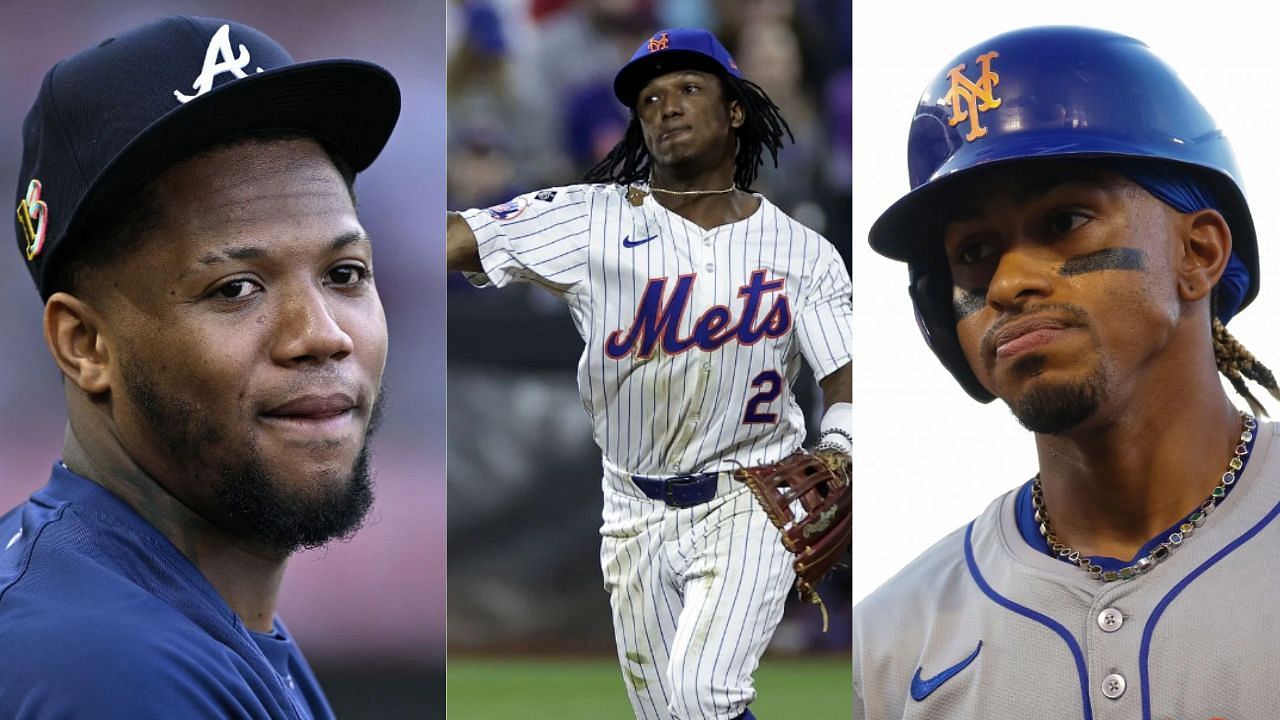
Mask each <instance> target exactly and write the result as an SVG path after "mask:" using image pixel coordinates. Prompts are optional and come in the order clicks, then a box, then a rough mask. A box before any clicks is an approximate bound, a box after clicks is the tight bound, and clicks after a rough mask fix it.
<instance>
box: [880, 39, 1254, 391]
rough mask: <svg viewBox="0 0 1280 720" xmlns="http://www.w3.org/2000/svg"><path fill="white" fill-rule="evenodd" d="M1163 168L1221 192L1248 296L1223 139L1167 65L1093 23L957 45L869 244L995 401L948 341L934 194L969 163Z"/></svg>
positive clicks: (1250, 256) (1236, 174) (1246, 230)
mask: <svg viewBox="0 0 1280 720" xmlns="http://www.w3.org/2000/svg"><path fill="white" fill-rule="evenodd" d="M1054 158H1067V159H1070V158H1075V159H1090V158H1097V159H1107V158H1116V159H1120V158H1122V159H1126V160H1130V161H1132V160H1137V161H1151V162H1158V163H1172V164H1175V166H1177V167H1180V168H1184V169H1186V170H1187V171H1188V172H1190V173H1192V174H1194V177H1195V179H1196V180H1197V181H1199V182H1202V183H1204V184H1205V185H1206V186H1207V187H1208V188H1209V189H1210V190H1211V191H1212V192H1213V193H1214V194H1215V195H1216V197H1217V198H1218V201H1219V209H1220V210H1222V212H1223V215H1224V216H1225V217H1226V219H1227V223H1228V225H1229V226H1230V228H1231V236H1232V248H1233V249H1232V252H1233V254H1234V255H1236V257H1237V258H1238V259H1239V260H1240V261H1241V262H1243V264H1244V266H1245V268H1246V269H1247V271H1248V274H1249V282H1248V288H1247V289H1245V290H1244V297H1243V301H1242V303H1241V308H1243V307H1244V306H1247V305H1248V304H1249V303H1250V302H1251V301H1252V300H1253V298H1254V297H1255V296H1256V295H1257V293H1258V242H1257V236H1256V234H1255V231H1254V227H1253V219H1252V218H1251V216H1250V214H1249V206H1248V203H1247V202H1246V200H1245V195H1244V187H1243V185H1242V184H1241V180H1240V171H1239V169H1238V168H1237V167H1236V161H1235V156H1234V155H1233V153H1232V152H1231V145H1230V143H1228V141H1227V138H1226V136H1225V135H1223V133H1222V130H1220V129H1219V128H1218V126H1217V124H1216V123H1215V122H1214V120H1213V118H1212V117H1210V115H1209V113H1208V112H1207V111H1206V110H1205V109H1204V107H1203V106H1202V105H1201V104H1200V102H1199V101H1198V100H1196V98H1195V96H1194V95H1192V94H1191V91H1190V90H1188V89H1187V87H1186V86H1185V85H1184V84H1183V83H1182V81H1181V80H1180V79H1179V78H1178V76H1177V74H1175V73H1174V71H1173V69H1172V68H1170V67H1169V66H1168V65H1166V64H1165V63H1164V62H1163V61H1162V60H1160V58H1158V57H1156V55H1155V53H1153V52H1152V51H1151V49H1150V48H1148V47H1147V46H1146V45H1144V44H1143V43H1141V42H1139V41H1138V40H1135V39H1133V38H1130V37H1126V36H1124V35H1119V34H1116V33H1113V32H1107V31H1104V30H1094V29H1089V28H1079V27H1040V28H1029V29H1025V30H1017V31H1014V32H1009V33H1005V34H1003V35H999V36H996V37H994V38H992V39H990V40H988V41H986V42H984V43H982V44H980V45H978V46H976V47H973V48H971V49H969V50H966V51H965V52H964V53H961V54H960V56H959V57H957V58H956V59H955V60H953V61H952V62H950V63H948V65H947V66H946V68H945V69H944V70H943V71H942V72H941V73H940V74H938V75H937V76H936V77H935V78H934V79H933V81H932V82H930V83H929V85H928V87H926V88H925V91H924V95H923V96H922V97H921V98H920V103H919V105H918V106H917V108H916V112H915V116H914V117H913V118H912V122H911V134H910V138H909V140H908V145H907V165H908V172H909V176H910V180H911V191H910V192H909V193H907V194H906V195H905V196H904V197H902V198H901V199H899V200H898V201H897V202H895V203H894V204H893V205H892V206H890V207H889V209H888V210H886V211H885V212H884V213H883V214H882V215H881V216H880V218H879V219H878V220H876V222H875V224H874V225H873V226H872V228H871V233H870V238H869V240H870V243H871V247H872V249H874V250H875V251H876V252H878V253H880V254H881V255H885V256H887V257H890V258H893V259H895V260H905V261H906V262H907V263H908V268H909V271H910V283H911V284H910V293H911V299H912V301H913V302H914V303H915V308H916V318H917V321H918V322H919V324H920V329H921V332H922V333H923V334H924V336H925V340H926V342H928V344H929V347H930V348H931V349H932V350H933V352H934V354H936V355H937V356H938V359H939V360H941V361H942V364H943V365H945V366H946V367H947V369H948V370H950V371H951V374H952V375H954V376H955V378H956V380H958V381H959V382H960V384H961V385H962V386H963V387H964V389H965V390H966V391H967V392H968V393H969V394H970V395H972V396H973V397H974V398H976V399H978V400H981V401H983V402H989V401H990V400H992V399H993V398H992V395H991V393H990V392H988V391H987V390H986V388H984V387H983V386H982V385H981V383H979V382H978V379H977V378H976V377H975V376H974V374H973V371H972V370H971V369H970V368H969V365H968V363H967V361H966V360H965V358H964V353H963V352H962V351H961V349H960V344H959V341H958V339H957V337H956V327H955V326H956V317H955V311H954V309H953V304H952V283H951V277H950V271H949V270H948V268H947V263H946V259H945V256H944V255H943V250H942V242H941V224H940V221H939V218H938V216H937V213H936V212H933V211H934V209H935V208H936V207H937V201H938V199H939V197H940V195H939V193H941V192H942V191H945V190H946V188H948V187H950V186H952V185H953V184H954V183H956V182H957V181H960V180H961V179H963V178H965V177H966V176H967V175H970V174H972V173H973V172H974V171H976V170H978V169H981V168H987V167H991V166H994V165H997V164H1001V163H1010V162H1017V161H1021V160H1037V159H1054Z"/></svg>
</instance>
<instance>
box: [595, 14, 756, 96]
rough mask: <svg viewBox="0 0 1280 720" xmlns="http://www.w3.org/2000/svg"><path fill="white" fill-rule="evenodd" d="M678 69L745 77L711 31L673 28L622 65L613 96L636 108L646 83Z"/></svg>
mask: <svg viewBox="0 0 1280 720" xmlns="http://www.w3.org/2000/svg"><path fill="white" fill-rule="evenodd" d="M676 70H702V71H704V72H711V73H716V74H717V75H732V76H733V77H736V78H741V77H742V73H740V72H739V71H738V64H737V63H735V62H734V61H733V57H732V56H730V55H729V51H728V50H725V49H724V45H722V44H720V41H719V40H718V39H716V36H715V35H712V34H711V32H710V31H709V30H703V29H702V28H670V29H668V30H659V31H658V32H656V33H654V35H653V37H651V38H649V39H648V40H646V41H645V42H644V44H643V45H641V46H640V47H639V49H637V50H636V52H635V54H634V55H632V56H631V60H630V61H629V62H628V63H627V64H626V65H623V66H622V69H621V70H619V71H618V75H617V77H615V78H614V79H613V94H614V95H616V96H618V100H620V101H621V102H622V104H623V105H626V106H627V107H629V108H635V106H636V95H637V94H639V92H640V90H641V89H642V88H644V86H645V84H646V83H648V82H649V81H650V80H652V79H654V78H655V77H657V76H659V75H664V74H666V73H669V72H675V71H676Z"/></svg>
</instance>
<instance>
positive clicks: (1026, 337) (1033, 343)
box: [990, 317, 1072, 360]
mask: <svg viewBox="0 0 1280 720" xmlns="http://www.w3.org/2000/svg"><path fill="white" fill-rule="evenodd" d="M1071 327H1072V326H1071V325H1070V324H1068V323H1066V322H1064V321H1062V320H1059V319H1057V318H1049V317H1039V318H1027V319H1025V320H1015V321H1013V322H1010V323H1008V324H1006V325H1004V326H1003V327H1001V328H1000V329H999V330H998V331H996V332H995V333H994V334H993V335H992V338H991V342H990V347H991V349H992V350H991V352H992V354H994V355H995V356H996V359H998V360H1008V359H1010V358H1013V357H1016V356H1018V355H1021V354H1022V353H1025V352H1029V351H1031V350H1035V349H1037V348H1040V347H1043V346H1045V345H1048V344H1049V343H1051V342H1053V341H1054V340H1056V339H1058V337H1059V336H1060V335H1062V333H1064V332H1066V331H1067V330H1069V329H1070V328H1071Z"/></svg>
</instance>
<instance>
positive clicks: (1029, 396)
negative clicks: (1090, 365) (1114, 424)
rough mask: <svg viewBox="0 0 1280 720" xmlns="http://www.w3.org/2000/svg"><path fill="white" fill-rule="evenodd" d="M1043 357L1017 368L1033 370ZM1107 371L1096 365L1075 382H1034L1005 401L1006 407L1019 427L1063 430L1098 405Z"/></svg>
mask: <svg viewBox="0 0 1280 720" xmlns="http://www.w3.org/2000/svg"><path fill="white" fill-rule="evenodd" d="M1043 363H1044V358H1042V357H1033V358H1028V359H1027V361H1026V365H1027V366H1028V367H1025V368H1020V370H1022V371H1025V372H1029V373H1035V372H1036V371H1037V370H1038V368H1036V367H1034V366H1035V365H1036V364H1040V365H1042V364H1043ZM1109 377H1110V376H1109V374H1108V373H1107V369H1106V367H1105V366H1103V365H1101V364H1099V365H1098V367H1097V368H1096V369H1095V370H1094V372H1093V374H1092V375H1090V376H1089V377H1087V378H1085V379H1084V380H1082V381H1079V382H1070V383H1066V382H1060V383H1048V382H1040V383H1037V384H1036V385H1035V386H1034V387H1033V388H1032V389H1031V390H1028V391H1027V392H1025V393H1023V394H1022V395H1021V396H1019V397H1018V398H1015V399H1014V400H1012V401H1009V403H1008V405H1009V409H1010V410H1011V411H1012V412H1013V416H1014V417H1015V418H1017V419H1018V422H1019V423H1022V426H1023V427H1024V428H1026V429H1028V430H1030V431H1031V432H1035V433H1043V434H1046V435H1058V434H1061V433H1064V432H1066V431H1068V430H1070V429H1072V428H1074V427H1076V426H1077V425H1079V424H1080V423H1082V422H1084V421H1085V420H1088V419H1089V418H1091V417H1093V414H1094V413H1096V412H1097V411H1098V408H1099V407H1100V406H1101V405H1102V400H1103V397H1104V396H1105V394H1106V387H1107V384H1108V380H1109Z"/></svg>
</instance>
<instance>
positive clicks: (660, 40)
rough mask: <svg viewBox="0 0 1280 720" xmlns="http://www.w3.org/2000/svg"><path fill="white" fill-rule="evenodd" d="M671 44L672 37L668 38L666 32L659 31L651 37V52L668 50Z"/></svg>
mask: <svg viewBox="0 0 1280 720" xmlns="http://www.w3.org/2000/svg"><path fill="white" fill-rule="evenodd" d="M669 45H671V38H668V37H667V34H666V33H659V34H657V35H654V36H653V37H651V38H649V52H658V51H659V50H666V49H667V47H668V46H669Z"/></svg>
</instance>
